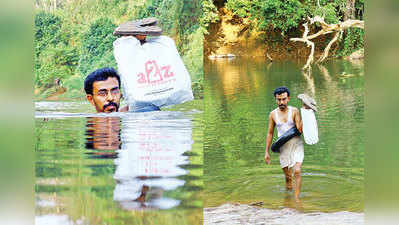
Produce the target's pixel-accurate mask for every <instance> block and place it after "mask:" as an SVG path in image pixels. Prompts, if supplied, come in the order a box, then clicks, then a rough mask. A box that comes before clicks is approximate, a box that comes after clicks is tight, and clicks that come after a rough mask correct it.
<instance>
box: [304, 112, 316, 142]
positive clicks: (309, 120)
mask: <svg viewBox="0 0 399 225" xmlns="http://www.w3.org/2000/svg"><path fill="white" fill-rule="evenodd" d="M301 117H302V124H303V126H302V127H303V137H304V139H305V142H306V144H308V145H314V144H316V143H317V142H319V131H318V129H317V120H316V116H315V115H314V112H313V110H312V109H305V108H301Z"/></svg>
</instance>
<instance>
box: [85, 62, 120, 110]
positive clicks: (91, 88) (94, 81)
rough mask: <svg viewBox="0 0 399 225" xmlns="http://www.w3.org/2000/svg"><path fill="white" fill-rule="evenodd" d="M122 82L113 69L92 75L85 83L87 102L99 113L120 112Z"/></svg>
mask: <svg viewBox="0 0 399 225" xmlns="http://www.w3.org/2000/svg"><path fill="white" fill-rule="evenodd" d="M120 87H121V81H120V77H119V75H118V73H117V72H116V70H115V69H113V68H101V69H98V70H95V71H94V72H92V73H90V74H89V75H88V76H87V77H86V79H85V83H84V88H85V92H86V98H87V100H88V101H89V102H90V103H91V104H92V105H93V106H95V107H96V110H97V112H106V113H110V112H118V110H119V104H120V100H121V96H122V95H121V91H120Z"/></svg>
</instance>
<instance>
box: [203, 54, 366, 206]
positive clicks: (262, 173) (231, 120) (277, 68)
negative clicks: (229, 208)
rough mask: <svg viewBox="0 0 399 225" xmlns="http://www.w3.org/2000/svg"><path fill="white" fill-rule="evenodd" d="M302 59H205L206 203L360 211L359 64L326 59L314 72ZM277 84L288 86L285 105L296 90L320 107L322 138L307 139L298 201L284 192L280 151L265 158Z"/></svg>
mask: <svg viewBox="0 0 399 225" xmlns="http://www.w3.org/2000/svg"><path fill="white" fill-rule="evenodd" d="M301 66H302V65H301V64H296V63H292V62H273V63H272V64H271V63H269V62H265V61H264V60H261V59H256V58H255V59H250V60H249V59H235V60H216V61H205V66H204V70H205V77H206V79H205V81H206V82H205V91H204V93H205V96H204V100H205V107H206V109H207V110H206V111H205V113H204V120H205V131H204V133H205V139H204V140H205V143H204V154H205V155H204V156H205V157H204V182H205V196H207V197H206V199H204V207H215V206H219V205H221V204H224V203H226V202H233V203H234V202H239V203H254V202H255V203H256V202H264V205H263V206H264V207H266V208H271V209H279V208H296V209H299V210H301V211H304V212H312V211H324V212H334V211H356V212H359V211H363V203H364V197H363V195H364V170H363V167H364V77H363V65H361V64H352V63H350V62H346V61H331V62H329V63H326V64H323V65H319V66H315V67H314V68H313V71H312V72H311V73H304V72H302V71H301ZM278 86H287V87H288V88H289V89H290V91H291V101H290V103H289V104H290V105H292V106H295V107H300V106H301V103H300V101H299V100H298V99H297V98H296V96H297V95H298V94H300V93H307V94H309V95H311V96H314V98H315V100H316V102H317V103H318V108H319V111H318V112H317V114H316V117H317V120H318V126H319V139H320V141H319V143H318V144H316V145H312V146H310V145H305V159H304V162H303V167H302V173H303V178H302V193H301V204H300V205H298V204H296V203H295V201H294V200H293V198H292V196H293V193H287V192H286V191H285V183H284V177H283V173H282V170H281V168H280V164H279V155H278V154H276V153H272V154H271V159H272V161H271V165H269V166H268V165H266V164H265V163H264V152H265V139H266V132H267V117H268V114H269V113H270V112H271V111H272V110H273V109H274V108H276V107H277V106H276V103H275V100H274V96H273V90H274V89H275V88H276V87H278ZM275 133H276V132H275ZM274 138H276V137H274Z"/></svg>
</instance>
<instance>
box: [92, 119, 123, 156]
mask: <svg viewBox="0 0 399 225" xmlns="http://www.w3.org/2000/svg"><path fill="white" fill-rule="evenodd" d="M86 128H87V130H86V149H92V150H95V151H91V152H89V153H87V154H89V155H91V157H92V158H116V156H117V153H116V151H115V150H118V149H120V147H121V140H120V130H121V128H120V118H119V117H90V118H88V119H87V125H86ZM98 150H101V151H98Z"/></svg>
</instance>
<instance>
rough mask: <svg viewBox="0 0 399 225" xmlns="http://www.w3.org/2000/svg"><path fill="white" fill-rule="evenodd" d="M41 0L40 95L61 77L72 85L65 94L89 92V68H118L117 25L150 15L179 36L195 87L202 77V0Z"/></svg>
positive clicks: (67, 85)
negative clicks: (86, 84) (58, 0)
mask: <svg viewBox="0 0 399 225" xmlns="http://www.w3.org/2000/svg"><path fill="white" fill-rule="evenodd" d="M204 1H207V2H208V3H211V1H210V0H204ZM37 3H38V6H39V9H38V11H37V12H36V14H35V53H36V54H35V88H39V89H40V90H41V93H39V96H42V97H43V96H46V94H49V93H53V92H54V91H50V89H51V90H53V89H54V84H55V81H56V80H60V81H61V85H62V86H63V87H64V88H66V89H67V92H68V93H66V95H65V96H67V97H73V96H78V95H79V94H78V93H80V92H81V95H83V94H84V93H83V92H82V85H83V80H84V77H85V76H86V75H87V74H88V73H90V72H91V71H93V70H94V69H98V68H100V67H116V62H115V60H114V57H113V45H112V43H113V41H114V40H115V39H116V37H114V36H113V35H112V33H113V31H114V29H115V28H116V26H117V24H120V23H123V22H126V21H128V20H133V19H138V18H144V17H150V16H151V17H156V18H158V19H159V25H160V26H161V27H162V29H163V30H164V34H165V35H168V36H171V37H172V38H174V39H175V40H176V46H177V47H178V50H179V53H180V55H181V56H182V58H183V60H184V62H185V64H186V67H187V69H188V70H189V72H190V75H191V76H192V77H191V78H192V81H193V86H195V83H198V82H201V79H200V77H202V73H203V72H202V45H203V43H202V39H203V34H202V33H203V31H204V29H203V28H202V27H201V30H200V26H202V25H200V22H199V20H200V18H203V17H204V18H206V16H204V14H203V13H202V11H201V7H202V6H203V5H204V4H203V1H202V0H195V1H190V0H180V1H174V0H136V1H126V0H74V1H66V2H65V1H64V2H61V3H59V4H57V8H56V9H53V8H52V7H53V6H54V5H52V3H51V2H49V1H45V0H38V1H37ZM205 5H206V3H205ZM209 7H211V5H209V4H208V8H209ZM213 10H215V9H213ZM204 21H210V20H209V19H208V20H205V19H204ZM204 24H205V22H204ZM79 83H80V84H79ZM197 86H198V85H197ZM47 90H48V91H47Z"/></svg>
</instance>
